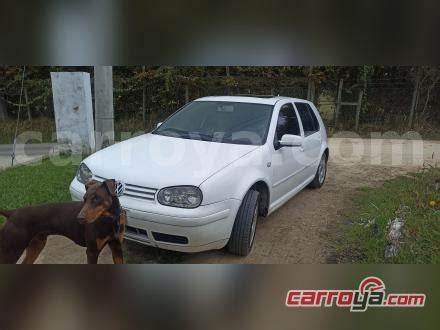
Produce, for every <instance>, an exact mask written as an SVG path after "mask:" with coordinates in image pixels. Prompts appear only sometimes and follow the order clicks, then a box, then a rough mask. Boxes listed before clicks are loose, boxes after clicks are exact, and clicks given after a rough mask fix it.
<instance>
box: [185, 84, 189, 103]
mask: <svg viewBox="0 0 440 330" xmlns="http://www.w3.org/2000/svg"><path fill="white" fill-rule="evenodd" d="M188 102H189V87H188V85H185V104H187V103H188Z"/></svg>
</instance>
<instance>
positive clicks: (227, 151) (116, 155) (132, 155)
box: [84, 134, 259, 189]
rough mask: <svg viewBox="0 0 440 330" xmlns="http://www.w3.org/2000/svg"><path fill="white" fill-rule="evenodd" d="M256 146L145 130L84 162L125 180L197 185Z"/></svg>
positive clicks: (159, 185)
mask: <svg viewBox="0 0 440 330" xmlns="http://www.w3.org/2000/svg"><path fill="white" fill-rule="evenodd" d="M258 148H259V146H253V145H238V144H226V143H217V142H207V141H199V140H188V139H181V138H175V137H168V136H161V135H156V134H145V135H142V136H139V137H136V138H132V139H129V140H126V141H124V142H121V143H117V144H115V145H113V146H110V147H108V148H105V149H103V150H101V151H98V152H96V153H94V154H93V155H91V156H90V157H88V158H87V159H86V160H85V161H84V163H85V164H86V165H87V166H88V167H89V168H90V170H91V171H92V172H93V174H94V175H97V176H100V177H102V178H107V179H110V178H112V179H117V180H122V181H123V182H125V183H128V184H134V185H139V186H143V187H149V188H156V189H160V188H163V187H168V186H175V185H193V186H199V185H200V184H201V183H202V182H203V181H205V180H206V179H207V178H209V177H210V176H212V175H213V174H215V173H217V172H218V171H220V170H221V169H222V168H224V167H226V166H228V165H229V164H231V163H233V162H234V161H236V160H237V159H239V158H241V157H243V156H244V155H246V154H248V153H250V152H252V151H254V150H255V149H258Z"/></svg>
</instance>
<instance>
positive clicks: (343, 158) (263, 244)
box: [38, 139, 440, 264]
mask: <svg viewBox="0 0 440 330" xmlns="http://www.w3.org/2000/svg"><path fill="white" fill-rule="evenodd" d="M330 150H331V151H330V153H331V158H330V162H329V167H328V176H327V181H326V184H325V185H324V186H323V187H322V188H321V189H319V190H313V189H306V190H304V191H303V192H301V193H299V194H298V195H297V196H295V197H294V198H292V199H291V200H290V201H289V202H288V203H286V204H285V205H284V206H283V207H282V208H280V209H279V210H278V211H276V212H275V213H274V214H272V215H271V216H269V217H267V218H260V219H259V223H258V227H257V236H256V241H255V246H254V249H253V251H252V253H251V254H250V255H249V256H248V257H246V258H243V257H236V256H233V255H230V254H228V253H227V252H225V251H209V252H203V253H198V254H182V253H175V252H170V251H164V250H159V249H154V248H149V247H146V246H142V245H139V244H134V243H128V242H127V243H126V244H125V250H126V256H127V260H128V261H129V262H132V263H156V262H161V263H174V262H183V263H258V264H260V263H270V264H285V263H326V262H332V260H331V259H330V258H331V246H332V242H333V241H334V238H335V237H336V236H337V234H338V233H337V225H338V223H339V222H340V221H343V219H344V217H345V216H346V215H347V213H348V212H349V211H350V208H351V197H352V196H353V193H354V192H355V191H356V189H358V188H359V187H363V186H377V185H380V184H381V183H382V182H383V181H384V180H388V179H390V178H393V177H395V176H398V175H404V174H405V173H407V172H414V171H417V170H418V169H420V168H421V167H422V166H423V164H424V163H430V164H435V163H436V162H437V163H439V164H440V141H408V140H378V139H371V140H370V139H331V140H330ZM85 260H86V259H85V251H84V249H82V248H78V247H76V246H74V245H73V244H71V243H70V242H69V241H68V240H66V239H64V238H59V237H52V238H51V239H50V240H49V243H48V246H47V247H46V249H45V251H44V252H43V254H42V255H41V256H40V258H39V260H38V262H40V263H84V262H85ZM100 261H101V262H102V263H108V262H111V257H110V255H109V253H108V251H107V250H106V251H103V255H102V257H101V260H100Z"/></svg>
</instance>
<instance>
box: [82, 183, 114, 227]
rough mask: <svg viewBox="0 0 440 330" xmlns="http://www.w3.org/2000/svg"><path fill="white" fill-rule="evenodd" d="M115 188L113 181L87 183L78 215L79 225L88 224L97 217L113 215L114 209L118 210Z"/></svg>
mask: <svg viewBox="0 0 440 330" xmlns="http://www.w3.org/2000/svg"><path fill="white" fill-rule="evenodd" d="M116 187H117V184H116V181H115V180H106V181H104V182H99V181H96V180H92V181H90V182H88V183H87V184H86V193H85V195H84V206H83V208H82V209H81V211H80V212H79V214H78V221H79V223H81V224H90V223H93V222H94V221H96V219H98V218H99V217H102V216H110V215H112V214H113V213H115V209H119V200H118V196H117V193H116Z"/></svg>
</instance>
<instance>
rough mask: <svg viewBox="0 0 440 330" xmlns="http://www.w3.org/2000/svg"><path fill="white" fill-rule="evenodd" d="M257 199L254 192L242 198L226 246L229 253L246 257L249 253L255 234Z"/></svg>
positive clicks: (257, 195)
mask: <svg viewBox="0 0 440 330" xmlns="http://www.w3.org/2000/svg"><path fill="white" fill-rule="evenodd" d="M258 197H259V193H258V191H256V190H249V191H248V192H247V194H246V196H244V199H243V202H242V203H241V206H240V209H239V210H238V213H237V217H236V218H235V223H234V227H233V228H232V233H231V237H230V238H229V242H228V246H227V248H228V251H229V252H230V253H233V254H236V255H239V256H247V255H248V254H249V252H251V250H252V246H253V244H254V238H255V232H256V221H257V220H256V218H255V212H256V217H258ZM254 222H255V228H254V229H253V228H252V227H253V226H252V224H253V223H254Z"/></svg>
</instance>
